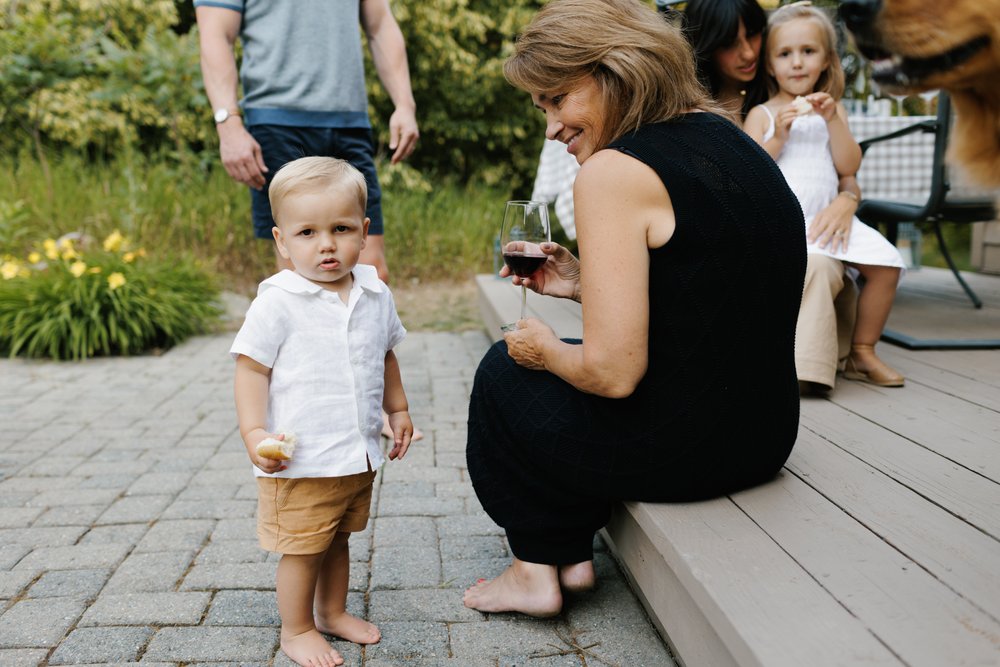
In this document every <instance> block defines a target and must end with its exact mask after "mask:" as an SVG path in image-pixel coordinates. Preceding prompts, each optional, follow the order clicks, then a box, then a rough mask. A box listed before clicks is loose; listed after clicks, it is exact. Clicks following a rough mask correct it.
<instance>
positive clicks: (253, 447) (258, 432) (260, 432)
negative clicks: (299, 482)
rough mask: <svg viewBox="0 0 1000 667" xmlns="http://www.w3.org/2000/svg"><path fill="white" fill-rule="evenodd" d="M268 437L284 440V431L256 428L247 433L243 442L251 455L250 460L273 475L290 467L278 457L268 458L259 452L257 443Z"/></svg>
mask: <svg viewBox="0 0 1000 667" xmlns="http://www.w3.org/2000/svg"><path fill="white" fill-rule="evenodd" d="M267 438H275V439H276V440H284V439H285V434H284V433H268V432H267V431H265V430H264V429H262V428H255V429H254V430H252V431H250V432H249V433H247V435H246V437H245V438H243V444H245V445H246V448H247V455H248V456H249V457H250V462H251V463H253V464H254V465H255V466H257V467H258V468H260V469H261V470H263V471H264V472H266V473H267V474H268V475H273V474H274V473H276V472H281V471H282V470H285V469H287V468H288V466H287V465H285V461H279V460H278V459H268V458H264V457H263V456H259V455H258V454H257V445H259V444H260V443H261V442H262V441H263V440H266V439H267Z"/></svg>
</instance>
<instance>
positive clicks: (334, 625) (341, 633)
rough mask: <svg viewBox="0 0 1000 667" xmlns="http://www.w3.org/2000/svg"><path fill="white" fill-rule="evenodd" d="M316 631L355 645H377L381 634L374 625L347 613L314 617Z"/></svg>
mask: <svg viewBox="0 0 1000 667" xmlns="http://www.w3.org/2000/svg"><path fill="white" fill-rule="evenodd" d="M316 629H317V630H319V631H320V632H322V633H324V634H327V635H333V636H334V637H340V638H341V639H346V640H347V641H349V642H354V643H355V644H377V643H378V642H379V640H380V639H382V633H381V631H379V629H378V626H376V625H375V624H374V623H369V622H368V621H366V620H364V619H361V618H358V617H357V616H351V615H350V614H348V613H347V612H344V613H342V614H339V615H337V616H319V615H318V614H317V615H316Z"/></svg>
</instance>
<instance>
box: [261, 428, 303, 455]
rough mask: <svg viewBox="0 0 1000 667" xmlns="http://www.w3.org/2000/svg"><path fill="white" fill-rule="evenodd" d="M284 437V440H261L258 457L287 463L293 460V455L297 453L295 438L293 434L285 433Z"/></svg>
mask: <svg viewBox="0 0 1000 667" xmlns="http://www.w3.org/2000/svg"><path fill="white" fill-rule="evenodd" d="M284 436H285V439H284V440H278V439H277V438H264V439H263V440H261V441H260V442H259V443H257V456H262V457H264V458H265V459H275V460H277V461H287V460H288V459H290V458H292V454H293V453H294V452H295V436H294V435H293V434H291V433H285V434H284Z"/></svg>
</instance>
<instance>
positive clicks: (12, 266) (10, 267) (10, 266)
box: [0, 259, 21, 280]
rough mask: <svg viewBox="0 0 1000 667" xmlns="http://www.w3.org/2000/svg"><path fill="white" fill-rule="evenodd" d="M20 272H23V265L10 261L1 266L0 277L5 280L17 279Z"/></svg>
mask: <svg viewBox="0 0 1000 667" xmlns="http://www.w3.org/2000/svg"><path fill="white" fill-rule="evenodd" d="M20 272H21V265H20V264H18V263H17V262H15V261H13V260H10V259H9V260H7V261H6V262H4V263H3V264H0V276H3V279H4V280H10V279H11V278H17V274H18V273H20Z"/></svg>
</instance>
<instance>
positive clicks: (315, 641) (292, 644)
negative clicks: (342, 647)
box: [281, 629, 344, 667]
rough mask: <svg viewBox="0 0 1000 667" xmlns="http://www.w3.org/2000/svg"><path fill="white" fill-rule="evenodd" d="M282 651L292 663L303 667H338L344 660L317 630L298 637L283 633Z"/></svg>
mask: <svg viewBox="0 0 1000 667" xmlns="http://www.w3.org/2000/svg"><path fill="white" fill-rule="evenodd" d="M281 650H282V651H284V652H285V655H287V656H288V657H289V658H290V659H291V661H292V662H294V663H295V664H297V665H302V667H336V665H342V664H344V659H343V658H342V657H341V656H340V654H339V653H337V651H336V650H335V649H334V648H333V647H332V646H330V642H328V641H326V640H325V639H323V635H321V634H320V633H319V632H317V631H316V630H315V629H313V630H306V631H305V632H303V633H301V634H297V635H291V636H289V635H286V634H285V633H284V631H282V633H281Z"/></svg>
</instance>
